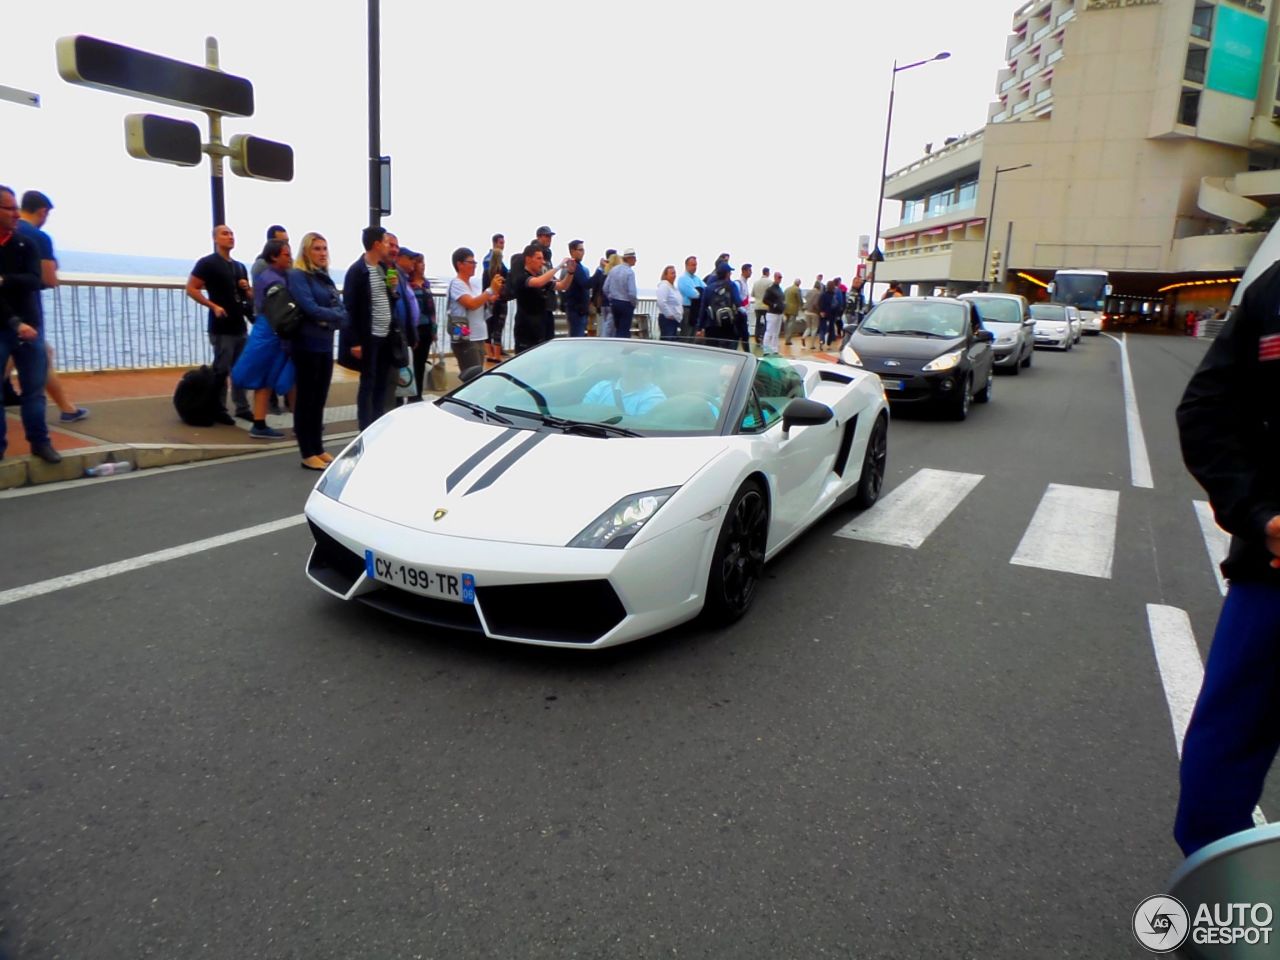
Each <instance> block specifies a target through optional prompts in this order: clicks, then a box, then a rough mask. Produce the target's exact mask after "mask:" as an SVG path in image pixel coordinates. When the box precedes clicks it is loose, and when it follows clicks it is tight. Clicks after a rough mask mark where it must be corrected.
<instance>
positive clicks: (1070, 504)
mask: <svg viewBox="0 0 1280 960" xmlns="http://www.w3.org/2000/svg"><path fill="white" fill-rule="evenodd" d="M1119 511H1120V493H1119V491H1117V490H1094V489H1092V488H1091V487H1073V486H1069V485H1067V484H1062V483H1051V484H1049V487H1048V489H1047V490H1045V493H1044V496H1043V497H1042V498H1041V499H1040V506H1038V507H1037V508H1036V512H1035V516H1033V517H1032V518H1031V523H1030V524H1029V525H1028V526H1027V530H1026V533H1024V534H1023V535H1022V542H1020V543H1019V544H1018V549H1017V550H1016V551H1014V554H1013V558H1012V559H1011V560H1010V561H1009V562H1010V563H1012V564H1016V565H1017V566H1020V567H1039V568H1040V569H1041V570H1057V571H1059V572H1061V573H1077V574H1080V575H1081V576H1086V577H1098V578H1099V579H1102V580H1109V579H1111V562H1112V560H1113V558H1114V557H1115V552H1116V515H1117V514H1118V513H1119Z"/></svg>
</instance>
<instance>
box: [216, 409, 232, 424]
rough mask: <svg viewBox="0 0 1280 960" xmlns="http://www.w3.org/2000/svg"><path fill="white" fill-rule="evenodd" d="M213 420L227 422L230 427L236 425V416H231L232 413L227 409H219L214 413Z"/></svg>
mask: <svg viewBox="0 0 1280 960" xmlns="http://www.w3.org/2000/svg"><path fill="white" fill-rule="evenodd" d="M213 422H214V423H221V424H225V425H226V426H228V427H234V426H235V425H236V418H235V417H233V416H231V414H229V413H227V411H225V410H219V411H218V412H217V413H215V414H214V415H213Z"/></svg>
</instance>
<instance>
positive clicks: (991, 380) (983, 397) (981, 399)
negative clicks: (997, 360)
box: [973, 365, 996, 403]
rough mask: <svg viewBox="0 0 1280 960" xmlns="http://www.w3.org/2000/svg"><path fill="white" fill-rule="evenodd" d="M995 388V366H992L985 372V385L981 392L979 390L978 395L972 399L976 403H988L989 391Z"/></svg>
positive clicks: (989, 398)
mask: <svg viewBox="0 0 1280 960" xmlns="http://www.w3.org/2000/svg"><path fill="white" fill-rule="evenodd" d="M995 386H996V371H995V366H994V365H993V366H991V367H990V368H988V370H987V385H986V386H985V387H983V388H982V389H981V390H979V391H978V395H977V396H976V397H974V398H973V399H974V400H975V401H977V402H978V403H990V402H991V391H992V390H994V389H995Z"/></svg>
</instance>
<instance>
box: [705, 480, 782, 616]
mask: <svg viewBox="0 0 1280 960" xmlns="http://www.w3.org/2000/svg"><path fill="white" fill-rule="evenodd" d="M768 533H769V505H768V503H767V502H766V501H765V496H764V488H763V487H761V486H760V483H759V482H758V481H756V480H748V481H747V482H746V483H744V484H743V485H742V487H741V489H739V490H738V492H737V493H736V494H734V497H733V500H732V501H731V502H730V504H729V511H728V513H727V514H726V515H725V518H724V523H723V524H722V525H721V527H720V536H719V537H717V538H716V549H715V553H713V554H712V556H711V570H710V572H709V573H708V575H707V598H706V601H705V603H704V605H703V608H702V612H703V615H704V616H705V617H706V619H707V620H708V621H710V622H711V623H712V624H715V625H717V626H727V625H728V624H730V623H733V622H734V621H736V620H739V619H741V617H742V615H743V614H744V613H746V612H747V610H749V609H750V608H751V603H752V601H753V600H755V597H756V588H757V587H758V586H759V584H760V577H761V575H762V573H763V572H764V551H765V545H766V541H767V539H768Z"/></svg>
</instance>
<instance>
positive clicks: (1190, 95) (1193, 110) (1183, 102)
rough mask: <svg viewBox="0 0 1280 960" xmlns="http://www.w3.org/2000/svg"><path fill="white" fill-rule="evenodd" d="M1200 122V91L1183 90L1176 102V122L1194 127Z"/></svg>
mask: <svg viewBox="0 0 1280 960" xmlns="http://www.w3.org/2000/svg"><path fill="white" fill-rule="evenodd" d="M1199 120H1200V91H1199V90H1183V91H1182V97H1181V99H1179V100H1178V122H1179V123H1181V124H1184V125H1185V126H1188V127H1194V126H1195V125H1196V124H1197V123H1198V122H1199Z"/></svg>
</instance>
